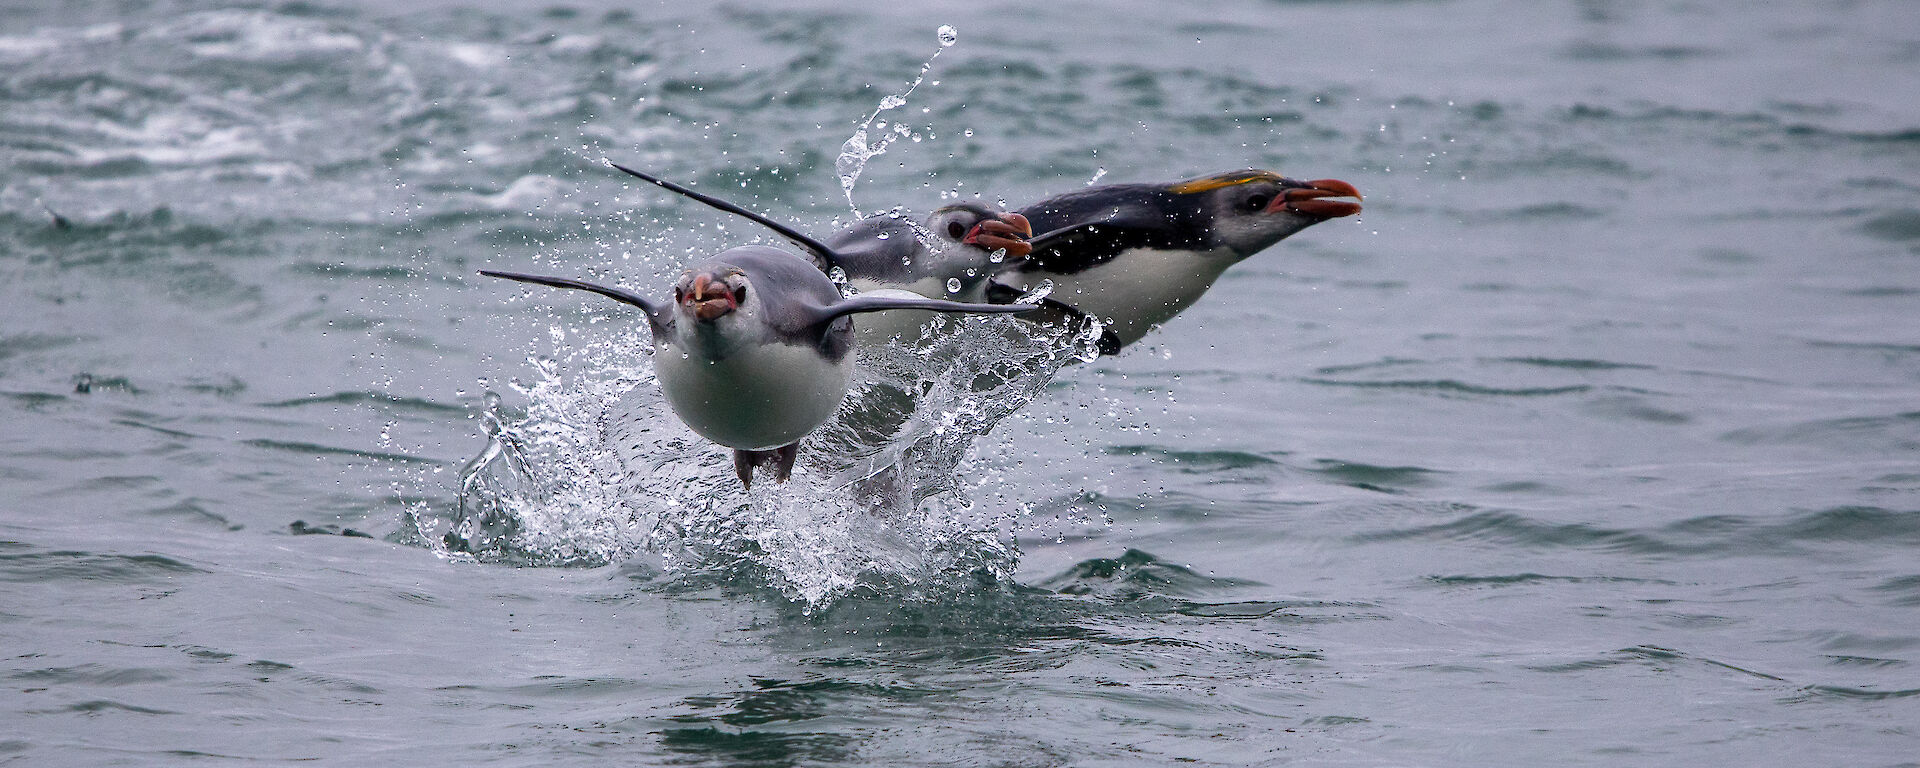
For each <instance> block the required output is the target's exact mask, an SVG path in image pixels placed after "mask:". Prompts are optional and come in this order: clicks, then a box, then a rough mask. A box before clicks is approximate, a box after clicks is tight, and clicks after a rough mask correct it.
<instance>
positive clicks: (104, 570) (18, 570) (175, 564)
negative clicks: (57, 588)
mask: <svg viewBox="0 0 1920 768" xmlns="http://www.w3.org/2000/svg"><path fill="white" fill-rule="evenodd" d="M203 573H208V571H206V570H203V569H201V568H199V567H198V566H194V565H191V564H188V563H184V562H181V561H179V560H175V559H173V558H171V557H166V556H163V555H119V554H102V553H95V552H80V551H74V550H43V549H40V548H37V547H33V546H30V545H26V544H20V543H17V542H5V543H0V581H12V582H64V581H69V580H71V581H77V582H107V583H114V584H140V583H149V582H161V581H168V580H170V579H173V578H174V577H177V576H183V575H188V574H203Z"/></svg>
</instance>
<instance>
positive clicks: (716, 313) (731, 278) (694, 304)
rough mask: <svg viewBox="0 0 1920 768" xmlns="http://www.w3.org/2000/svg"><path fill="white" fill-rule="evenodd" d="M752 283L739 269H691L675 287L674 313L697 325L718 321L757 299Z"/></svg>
mask: <svg viewBox="0 0 1920 768" xmlns="http://www.w3.org/2000/svg"><path fill="white" fill-rule="evenodd" d="M748 282H749V281H748V280H747V273H746V272H745V271H744V270H742V269H740V268H739V267H733V266H727V265H709V266H708V267H705V268H700V269H689V270H687V271H686V272H684V273H682V274H681V275H680V280H679V281H678V282H676V283H674V285H673V303H674V312H675V313H676V314H678V315H680V316H682V317H684V318H686V319H688V320H690V321H693V322H696V323H701V324H712V323H715V322H718V321H719V320H720V318H723V317H727V316H729V315H732V314H734V313H735V312H737V311H739V309H740V308H741V306H743V305H745V304H747V302H748V301H749V300H751V299H752V298H753V297H752V295H751V293H752V292H751V291H750V286H749V285H748Z"/></svg>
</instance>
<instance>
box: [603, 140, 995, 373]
mask: <svg viewBox="0 0 1920 768" xmlns="http://www.w3.org/2000/svg"><path fill="white" fill-rule="evenodd" d="M613 167H614V168H616V169H618V170H620V171H622V172H624V173H627V174H629V175H631V176H633V177H635V178H638V179H642V180H644V181H647V182H649V183H652V184H656V185H658V186H660V187H661V188H663V189H666V190H668V191H670V192H674V193H677V194H680V195H685V196H687V197H690V198H693V199H694V200H697V201H699V202H701V203H703V204H706V205H708V206H711V207H713V208H717V209H719V210H722V211H726V212H728V213H732V214H735V215H737V216H742V217H745V218H748V219H751V220H753V221H755V222H758V223H760V224H761V225H763V226H766V227H768V228H770V229H772V230H774V231H775V232H779V233H780V234H782V235H784V236H786V237H787V238H789V239H793V238H795V237H796V236H799V237H805V236H804V235H799V233H797V232H794V231H793V230H792V229H790V228H788V227H787V226H785V225H783V224H780V223H778V222H775V221H772V220H769V219H768V218H766V217H765V216H761V215H760V214H757V213H754V212H752V211H750V210H747V209H746V208H743V207H741V206H739V205H736V204H734V203H730V202H727V201H725V200H722V199H720V198H717V197H714V196H712V195H707V194H704V193H701V192H696V191H694V190H691V189H688V188H686V187H683V186H680V185H679V184H675V183H673V182H670V181H667V180H665V179H661V178H658V177H655V176H652V175H649V174H646V173H642V172H640V171H636V170H634V169H632V168H627V167H625V166H621V165H614V166H613ZM1032 235H1033V226H1032V225H1031V224H1029V223H1028V222H1027V219H1026V217H1024V216H1021V215H1020V214H1017V213H1007V212H1006V211H1003V210H1001V209H999V208H997V207H994V206H990V205H985V204H982V203H974V202H966V203H956V204H954V205H949V206H945V207H943V208H940V209H939V210H936V211H934V212H933V213H932V214H929V215H928V216H927V218H926V219H925V220H924V221H922V222H918V223H916V222H914V221H913V220H912V219H910V218H908V217H906V216H903V215H900V214H897V213H882V214H875V215H873V216H869V217H867V218H865V219H862V220H860V221H858V222H855V223H854V224H853V225H852V226H849V227H847V228H845V229H842V230H840V231H839V232H836V233H834V234H833V235H830V236H828V237H827V238H826V239H825V240H824V241H823V242H824V245H825V248H824V249H818V250H817V249H814V248H808V250H809V251H813V252H814V258H815V260H816V261H817V263H818V266H819V267H820V270H821V271H822V272H829V273H831V272H832V271H833V270H834V269H839V270H840V273H841V274H842V275H843V276H844V277H845V279H846V281H847V286H848V287H850V288H852V289H853V290H854V291H856V292H858V293H860V294H862V295H874V296H898V297H903V298H911V297H915V296H921V297H926V298H930V299H950V300H954V301H964V302H975V303H979V302H985V301H987V289H988V282H989V280H990V279H991V278H992V276H993V274H994V273H995V272H998V271H1000V270H1001V269H1003V268H1004V267H1003V266H1002V265H1004V264H1007V263H1010V262H1017V261H1019V260H1020V259H1021V258H1023V257H1025V256H1026V255H1027V253H1028V251H1029V250H1031V246H1029V245H1028V243H1027V238H1029V237H1031V236H1032ZM795 242H796V243H799V242H800V241H799V240H795ZM803 247H806V246H805V245H804V244H803ZM1012 298H1015V297H1008V300H1006V301H1000V302H996V303H1002V304H1004V303H1008V302H1009V301H1011V299H1012ZM931 315H932V313H930V312H893V313H889V314H886V315H879V316H876V317H875V318H872V319H870V320H863V321H862V322H861V323H859V324H858V326H857V328H856V333H857V334H858V335H859V338H860V341H861V343H863V344H881V343H885V342H886V341H887V340H889V339H891V338H893V337H905V338H907V340H909V341H911V340H912V339H913V338H915V332H917V331H918V330H919V329H920V328H921V327H922V326H923V325H925V324H926V322H927V321H928V320H929V319H930V318H931Z"/></svg>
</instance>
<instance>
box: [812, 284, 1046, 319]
mask: <svg viewBox="0 0 1920 768" xmlns="http://www.w3.org/2000/svg"><path fill="white" fill-rule="evenodd" d="M887 293H888V294H894V295H886V296H880V295H861V296H854V297H852V298H848V299H842V300H840V301H836V302H834V303H832V304H829V305H827V306H824V307H817V308H815V309H814V318H813V322H814V323H829V322H833V321H834V320H835V319H838V318H840V317H842V316H845V315H851V314H856V313H859V312H884V311H886V310H889V309H920V310H929V311H933V312H967V313H972V314H980V315H998V314H1005V313H1008V312H1031V311H1033V310H1036V309H1039V308H1040V307H1039V306H1038V305H1035V304H969V303H966V302H962V301H947V300H946V299H928V298H921V297H913V296H901V295H898V294H903V293H906V291H887Z"/></svg>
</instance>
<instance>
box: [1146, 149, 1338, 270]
mask: <svg viewBox="0 0 1920 768" xmlns="http://www.w3.org/2000/svg"><path fill="white" fill-rule="evenodd" d="M1168 191H1170V192H1172V193H1174V194H1176V195H1183V196H1185V195H1192V196H1195V197H1198V198H1200V209H1201V211H1202V212H1203V214H1204V215H1206V216H1207V217H1208V218H1209V219H1210V220H1211V224H1212V230H1213V236H1214V240H1215V244H1216V245H1220V246H1225V247H1227V248H1231V249H1232V250H1233V251H1234V253H1236V254H1237V255H1239V256H1240V257H1242V258H1245V257H1247V256H1251V255H1253V254H1255V253H1258V252H1260V251H1262V250H1265V249H1266V248H1267V247H1269V246H1272V245H1273V244H1274V243H1277V242H1280V241H1281V240H1284V239H1286V238H1287V237H1288V236H1290V235H1292V234H1293V233H1295V232H1299V231H1300V230H1303V229H1306V228H1307V227H1311V226H1313V225H1315V224H1318V223H1320V222H1323V221H1326V220H1328V219H1334V218H1339V217H1341V216H1352V215H1354V214H1357V213H1359V212H1360V204H1359V203H1358V202H1350V201H1347V200H1336V199H1329V198H1342V197H1351V198H1353V199H1354V200H1355V201H1357V200H1360V199H1361V198H1360V190H1358V189H1355V188H1354V186H1353V185H1352V184H1348V183H1346V182H1344V181H1340V180H1337V179H1318V180H1314V181H1297V180H1294V179H1290V178H1287V177H1285V176H1281V175H1280V174H1277V173H1274V172H1272V171H1263V170H1258V169H1248V170H1244V171H1233V172H1230V173H1219V174H1214V175H1212V176H1202V177H1200V178H1197V179H1190V180H1188V181H1183V182H1180V183H1178V184H1174V185H1172V186H1171V187H1170V188H1169V189H1168Z"/></svg>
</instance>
